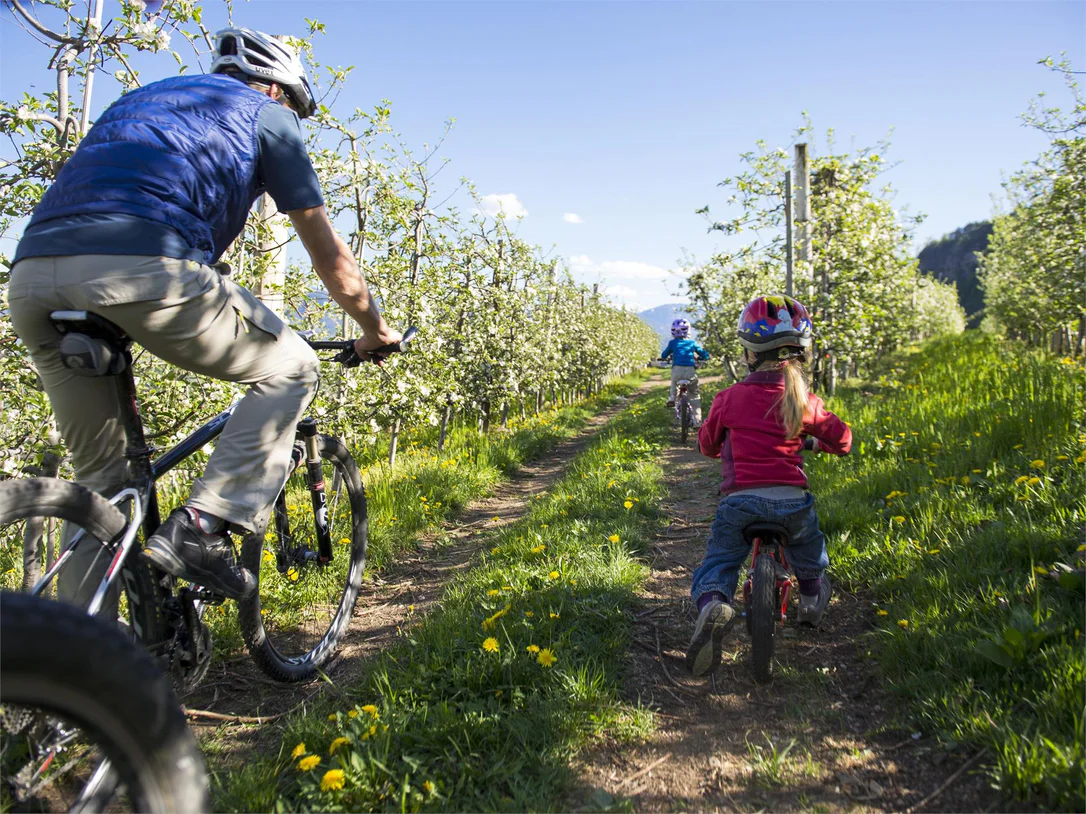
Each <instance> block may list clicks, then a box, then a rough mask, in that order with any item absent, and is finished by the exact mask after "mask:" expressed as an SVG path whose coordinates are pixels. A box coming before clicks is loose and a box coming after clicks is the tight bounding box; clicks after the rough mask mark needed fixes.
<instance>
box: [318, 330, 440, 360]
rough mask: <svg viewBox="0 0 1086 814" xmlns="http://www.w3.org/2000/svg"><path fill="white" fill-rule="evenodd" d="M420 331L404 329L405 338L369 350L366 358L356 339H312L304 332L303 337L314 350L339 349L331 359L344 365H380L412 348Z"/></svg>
mask: <svg viewBox="0 0 1086 814" xmlns="http://www.w3.org/2000/svg"><path fill="white" fill-rule="evenodd" d="M418 332H419V330H418V328H416V327H414V326H412V327H410V328H408V329H407V330H406V331H404V335H403V339H401V340H400V341H399V342H392V343H390V344H388V345H382V346H381V347H379V348H374V349H373V350H371V351H369V352H367V353H366V356H365V357H364V358H363V357H361V356H359V355H358V353H357V352H355V349H354V343H355V340H353V339H310V338H309V337H308V336H305V335H304V334H303V335H302V339H304V340H305V341H306V343H307V344H308V345H309V347H311V348H313V350H334V351H338V353H337V354H336V355H335V356H333V357H332V360H331V361H333V362H339V363H340V364H341V365H343V366H344V367H358V366H359V365H360V364H362V363H363V362H372V363H374V364H377V365H379V364H381V362H383V361H385V359H387V358H388V357H389V356H391V355H392V354H394V353H406V352H407V351H408V350H409V349H410V346H411V343H412V342H414V341H415V337H416V336H417V335H418Z"/></svg>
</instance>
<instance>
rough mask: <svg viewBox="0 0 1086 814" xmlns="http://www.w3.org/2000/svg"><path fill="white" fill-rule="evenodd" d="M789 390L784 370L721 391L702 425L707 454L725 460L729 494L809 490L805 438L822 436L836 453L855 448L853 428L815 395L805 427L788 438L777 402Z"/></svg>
mask: <svg viewBox="0 0 1086 814" xmlns="http://www.w3.org/2000/svg"><path fill="white" fill-rule="evenodd" d="M783 392H784V374H782V373H778V372H776V371H773V372H769V371H764V372H757V371H756V372H754V373H751V374H750V375H749V376H747V378H746V379H744V380H743V381H741V382H738V383H736V384H733V385H732V386H731V387H729V388H727V389H726V390H722V391H721V392H720V393H717V396H716V398H715V399H713V406H712V408H711V409H710V410H709V417H708V418H707V419H706V420H705V423H704V424H702V425H701V431H700V432H699V433H698V445H699V446H700V447H701V452H702V454H703V455H707V456H708V457H710V458H720V464H721V470H722V472H723V475H724V482H723V483H721V484H720V491H721V493H723V494H728V493H729V492H734V491H736V490H738V489H751V488H753V487H756V486H799V487H800V488H803V489H806V488H807V475H806V474H805V473H804V471H803V456H802V455H801V454H800V450H801V448H802V447H803V439H804V436H808V435H809V436H812V437H814V438H817V439H818V443H819V446H820V447H821V448H822V449H823V450H824V451H825V452H830V453H833V454H834V455H845V454H847V453H848V451H849V450H850V449H852V430H850V429H849V428H848V425H847V424H845V422H844V421H842V420H841V419H839V418H838V417H837V416H835V415H834V414H833V413H831V412H830V411H829V410H827V409H826V407H825V405H824V404H823V403H822V399H820V398H819V397H818V396H816V395H814V394H813V393H812V394H810V395H809V396H808V397H807V403H808V410H807V415H806V416H805V417H804V419H803V430H802V432H801V433H800V434H799V435H798V436H796V437H795V438H786V437H785V432H784V428H783V427H782V426H781V424H780V419H779V417H778V414H777V411H776V409H775V408H774V406H773V405H774V404H775V402H776V401H777V399H778V398H780V395H781V394H782V393H783Z"/></svg>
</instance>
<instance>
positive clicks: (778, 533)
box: [743, 438, 817, 684]
mask: <svg viewBox="0 0 1086 814" xmlns="http://www.w3.org/2000/svg"><path fill="white" fill-rule="evenodd" d="M803 449H804V450H806V451H811V450H815V449H817V447H816V445H815V444H814V439H812V438H807V439H805V440H804V443H803ZM743 539H744V540H746V542H747V543H748V544H749V545H750V546H751V555H750V563H751V565H750V569H749V570H748V571H747V578H746V580H744V582H743V601H744V602H745V603H746V608H747V610H746V620H747V632H748V633H749V634H750V650H751V660H752V662H753V666H754V680H755V681H757V682H758V683H759V684H765V683H766V682H768V681H770V680H771V679H772V678H773V654H774V651H775V649H776V633H777V625H778V624H780V625H783V624H784V623H785V621H786V620H787V618H788V601H789V600H790V599H791V597H792V587H793V585H795V584H796V583H795V578H794V577H793V576H792V571H791V568H790V567H789V565H788V557H787V556H786V555H785V549H786V548H787V547H788V546H789V545H790V544H791V541H792V540H791V536H790V535H789V533H788V529H786V528H785V527H784V526H782V525H780V524H778V523H768V522H756V523H751V524H750V525H749V526H747V527H746V528H744V529H743Z"/></svg>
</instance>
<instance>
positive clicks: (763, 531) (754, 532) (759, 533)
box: [743, 521, 792, 545]
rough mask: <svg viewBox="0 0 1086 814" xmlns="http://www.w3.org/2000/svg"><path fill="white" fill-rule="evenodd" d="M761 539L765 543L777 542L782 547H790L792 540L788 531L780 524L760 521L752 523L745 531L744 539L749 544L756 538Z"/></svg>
mask: <svg viewBox="0 0 1086 814" xmlns="http://www.w3.org/2000/svg"><path fill="white" fill-rule="evenodd" d="M755 537H757V538H759V539H760V540H761V541H762V542H763V543H766V542H770V541H775V542H779V543H780V544H781V545H788V544H789V543H790V542H791V540H792V538H791V535H789V533H788V529H786V528H785V527H784V526H782V525H781V524H780V523H767V522H763V521H758V522H756V523H751V524H750V525H749V526H747V527H746V528H744V529H743V539H744V540H746V541H747V543H753V541H754V538H755Z"/></svg>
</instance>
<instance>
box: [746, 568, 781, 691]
mask: <svg viewBox="0 0 1086 814" xmlns="http://www.w3.org/2000/svg"><path fill="white" fill-rule="evenodd" d="M779 611H780V606H779V605H778V603H777V568H776V563H774V561H773V557H771V556H770V555H769V554H759V555H758V559H757V560H755V562H754V578H753V584H752V585H751V591H750V605H749V606H748V607H747V615H748V617H749V619H750V622H749V625H750V649H751V658H752V660H753V662H754V680H755V681H757V682H758V683H760V684H764V683H765V682H767V681H769V680H770V679H771V678H773V646H774V636H775V634H776V627H777V614H778V613H779Z"/></svg>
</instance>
